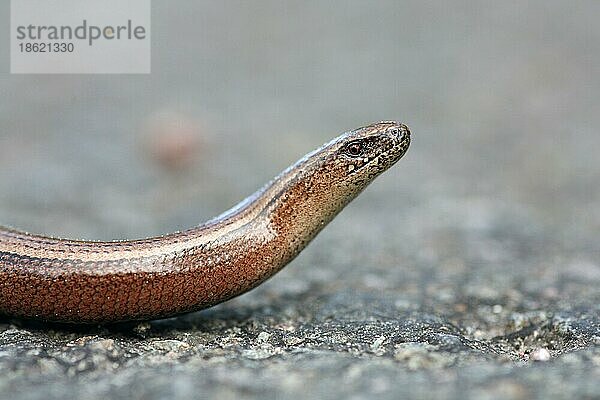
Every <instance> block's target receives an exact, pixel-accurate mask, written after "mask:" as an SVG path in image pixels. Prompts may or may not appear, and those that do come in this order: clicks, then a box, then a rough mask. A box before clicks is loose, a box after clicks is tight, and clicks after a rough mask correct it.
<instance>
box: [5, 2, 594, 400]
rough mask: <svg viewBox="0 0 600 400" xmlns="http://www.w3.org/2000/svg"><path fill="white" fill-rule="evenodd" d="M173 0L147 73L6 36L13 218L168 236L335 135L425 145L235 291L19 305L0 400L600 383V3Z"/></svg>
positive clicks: (305, 394)
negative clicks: (78, 321)
mask: <svg viewBox="0 0 600 400" xmlns="http://www.w3.org/2000/svg"><path fill="white" fill-rule="evenodd" d="M6 3H8V2H5V3H4V4H2V5H1V6H0V18H1V19H2V21H8V20H7V18H8V6H7V4H6ZM154 3H155V4H154V10H153V26H152V35H153V67H152V68H153V73H152V74H151V75H147V76H131V75H130V76H100V75H97V76H83V75H72V76H44V75H38V76H22V75H10V74H8V73H7V70H8V67H7V65H8V60H9V54H8V50H7V46H0V61H1V62H2V63H1V65H3V67H2V71H3V72H2V73H0V93H1V97H0V121H1V125H2V128H1V132H2V133H1V134H0V221H1V222H2V223H3V224H6V225H13V226H17V227H20V228H22V229H27V230H30V231H35V232H39V233H46V234H54V235H59V236H69V237H78V238H93V239H115V238H134V237H141V236H148V235H154V234H159V233H164V232H168V231H172V230H176V229H181V228H184V227H188V226H192V225H195V224H197V223H199V222H201V221H203V220H206V219H208V218H210V217H212V216H214V215H216V214H217V213H219V212H220V211H222V210H223V209H224V208H226V207H227V206H228V205H232V204H234V203H235V202H236V201H237V200H239V199H241V198H242V197H244V196H245V195H247V194H249V193H250V192H252V191H253V190H254V189H256V188H257V187H258V186H259V185H261V184H262V183H264V182H265V181H266V180H267V179H269V178H270V177H272V176H273V175H275V174H276V173H277V172H278V171H279V170H281V169H283V168H284V167H285V166H287V165H288V164H289V163H291V162H293V161H295V160H296V159H297V158H298V157H299V156H301V155H302V154H304V153H306V152H308V151H310V150H311V149H313V148H314V147H316V146H318V145H319V144H321V143H322V142H324V141H326V140H328V139H329V138H331V137H332V136H334V135H337V134H338V133H339V132H340V131H343V130H346V129H351V128H354V127H357V126H360V125H362V124H365V123H368V122H371V121H376V120H380V119H391V118H395V119H400V120H402V121H404V122H406V123H407V124H408V125H409V126H410V127H411V128H412V130H413V132H414V142H413V146H412V148H411V150H410V151H409V154H408V155H407V156H406V158H405V159H403V160H402V161H401V162H400V163H399V164H398V165H397V166H396V167H394V168H393V169H392V170H390V171H388V172H387V173H386V174H385V175H384V176H382V177H381V178H379V179H378V180H377V181H376V182H375V183H374V184H373V185H372V186H371V187H370V188H369V189H368V190H367V191H366V192H365V193H364V194H363V195H361V197H360V198H359V199H357V200H356V201H355V202H354V203H352V204H351V205H350V206H349V207H348V208H347V210H345V211H344V212H343V213H342V214H341V215H340V216H339V217H338V218H337V219H336V220H335V221H334V222H333V223H332V224H331V225H330V226H329V227H328V228H327V229H326V230H325V231H324V232H323V233H322V234H321V235H320V236H319V237H318V238H317V239H316V240H315V242H314V243H313V244H311V246H309V248H308V249H307V250H306V251H305V252H304V253H303V254H302V255H301V256H300V257H299V258H298V259H297V260H295V261H294V262H293V263H292V264H291V265H290V266H288V267H287V268H286V269H285V270H284V271H282V272H281V273H280V274H278V275H277V276H276V277H274V278H273V279H272V280H270V281H269V282H267V283H265V284H264V285H262V286H261V287H260V288H258V289H257V290H255V291H252V292H250V293H248V294H247V295H244V296H242V297H240V298H237V299H234V300H232V301H230V302H228V303H226V304H223V305H220V306H217V307H215V308H213V309H210V310H206V311H203V312H199V313H194V314H189V315H185V316H181V317H178V318H173V319H168V320H162V321H151V322H148V323H141V324H123V325H116V326H104V327H96V326H61V325H51V324H44V323H39V322H30V321H19V320H13V319H9V318H6V317H4V318H2V319H0V371H1V372H0V393H2V394H3V395H2V397H10V398H11V399H48V398H51V399H52V398H56V399H59V398H60V399H63V398H107V397H114V398H140V399H142V398H143V399H158V398H190V397H214V396H215V395H218V396H220V397H222V398H239V397H248V398H257V399H258V398H260V399H263V398H264V399H270V398H289V397H297V398H316V397H318V398H338V397H341V396H343V397H346V398H371V397H373V395H377V397H381V398H390V399H392V398H394V399H395V398H403V397H409V396H410V397H418V398H456V399H469V398H476V399H487V398H514V399H521V398H523V399H530V398H538V399H541V398H544V399H546V398H597V397H598V396H600V390H599V387H598V382H600V347H599V344H600V314H599V310H600V306H599V304H600V246H599V245H598V234H599V232H600V208H599V207H598V204H599V200H600V185H599V184H598V183H599V182H600V159H599V157H598V149H600V135H599V134H598V126H600V114H599V113H598V100H599V94H600V79H599V78H598V70H599V68H598V67H599V64H600V49H599V48H598V43H600V25H598V23H597V16H598V15H599V14H600V3H598V2H597V1H587V2H586V1H580V2H562V1H534V2H526V3H525V2H517V1H515V2H512V1H510V2H491V1H490V2H487V1H485V2H462V1H451V2H423V1H416V0H415V1H409V2H403V3H402V4H400V2H394V1H390V2H385V1H380V2H358V1H356V2H355V1H346V2H338V3H333V4H328V5H326V4H325V3H324V2H317V1H313V2H294V3H285V4H282V3H280V2H276V1H273V2H225V3H221V2H212V3H198V2H181V1H178V2H171V1H170V2H168V3H167V2H157V1H155V2H154ZM2 26H6V27H7V26H8V25H7V24H6V23H3V24H2ZM7 30H8V28H3V29H2V31H1V32H0V35H1V37H2V42H4V43H6V40H7V34H8V31H7ZM173 142H183V143H184V144H185V146H184V147H185V148H186V149H189V148H192V150H191V151H188V150H185V149H183V150H182V149H178V148H177V147H174V148H173V147H172V146H171V145H172V143H173ZM181 159H184V160H183V161H185V162H179V161H181Z"/></svg>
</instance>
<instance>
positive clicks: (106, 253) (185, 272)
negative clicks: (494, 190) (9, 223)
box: [0, 121, 410, 323]
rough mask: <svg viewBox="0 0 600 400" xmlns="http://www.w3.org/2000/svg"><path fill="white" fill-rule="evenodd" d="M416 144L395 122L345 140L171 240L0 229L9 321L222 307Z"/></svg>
mask: <svg viewBox="0 0 600 400" xmlns="http://www.w3.org/2000/svg"><path fill="white" fill-rule="evenodd" d="M409 144H410V133H409V131H408V128H407V127H406V126H405V125H402V124H399V123H397V122H393V121H386V122H380V123H377V124H373V125H369V126H366V127H363V128H359V129H356V130H354V131H351V132H347V133H344V134H343V135H341V136H339V137H338V138H336V139H334V140H333V141H331V142H330V143H327V144H326V145H324V146H323V147H321V148H320V149H318V150H316V151H314V152H313V153H310V154H308V155H306V156H305V157H304V158H302V159H301V160H300V161H298V162H297V163H296V164H294V165H293V166H291V167H289V168H288V169H286V170H285V171H283V172H282V173H281V174H280V175H279V176H278V177H276V178H275V179H273V180H272V181H271V182H270V183H268V184H267V185H266V186H265V187H264V188H262V189H260V190H259V191H257V192H256V193H255V194H254V195H252V196H250V197H249V198H247V199H246V200H244V201H242V202H241V203H240V204H239V205H237V206H236V207H234V208H232V209H231V210H230V211H228V212H226V213H224V214H222V215H220V216H219V217H217V218H215V219H213V220H211V221H209V222H207V223H205V224H203V225H201V226H199V227H196V228H192V229H190V230H187V231H184V232H177V233H173V234H169V235H165V236H160V237H155V238H150V239H142V240H133V241H115V242H89V241H74V240H64V239H55V238H49V237H44V236H37V235H31V234H27V233H23V232H19V231H15V230H11V229H6V228H2V227H0V314H6V315H10V316H15V317H23V318H34V319H41V320H47V321H61V322H84V323H103V322H116V321H126V320H139V319H155V318H162V317H167V316H171V315H175V314H179V313H184V312H189V311H195V310H200V309H203V308H207V307H210V306H213V305H215V304H217V303H221V302H223V301H225V300H228V299H230V298H232V297H235V296H237V295H240V294H242V293H244V292H246V291H248V290H250V289H252V288H254V287H256V286H257V285H259V284H260V283H261V282H263V281H265V280H266V279H268V278H269V277H271V276H272V275H273V274H275V273H276V272H277V271H279V270H280V269H281V268H283V267H284V266H285V265H286V264H287V263H288V262H290V261H291V260H292V259H293V258H294V257H296V256H297V255H298V253H300V251H302V249H303V248H304V247H305V246H306V245H307V244H308V243H309V242H310V241H311V240H312V239H313V238H314V237H315V236H316V235H317V233H319V232H320V231H321V229H323V228H324V227H325V225H327V223H328V222H329V221H331V220H332V219H333V218H334V217H335V216H336V215H337V214H338V213H339V212H340V211H341V210H342V209H343V208H344V206H346V204H348V203H349V202H350V201H351V200H352V199H354V198H355V197H356V196H357V195H358V194H359V193H360V192H361V191H362V190H363V189H364V188H365V187H366V186H367V185H368V184H369V183H370V182H371V181H372V180H373V179H374V178H375V177H377V176H378V175H379V174H381V173H382V172H383V171H385V170H386V169H388V168H389V167H391V166H392V165H393V164H394V163H396V161H398V160H399V159H400V158H401V157H402V156H403V155H404V153H405V152H406V151H407V149H408V146H409Z"/></svg>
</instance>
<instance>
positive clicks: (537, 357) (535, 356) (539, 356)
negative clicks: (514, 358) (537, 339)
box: [529, 347, 552, 361]
mask: <svg viewBox="0 0 600 400" xmlns="http://www.w3.org/2000/svg"><path fill="white" fill-rule="evenodd" d="M550 358H552V356H550V352H549V351H548V350H547V349H544V348H543V347H539V348H537V349H535V350H534V351H532V352H531V354H530V355H529V359H530V360H533V361H548V360H550Z"/></svg>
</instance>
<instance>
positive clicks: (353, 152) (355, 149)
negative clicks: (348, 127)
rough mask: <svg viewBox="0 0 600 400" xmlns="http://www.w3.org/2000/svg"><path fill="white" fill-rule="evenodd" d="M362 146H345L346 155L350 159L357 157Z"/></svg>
mask: <svg viewBox="0 0 600 400" xmlns="http://www.w3.org/2000/svg"><path fill="white" fill-rule="evenodd" d="M363 150H364V146H363V144H362V143H361V142H352V143H350V144H348V146H346V153H348V155H350V156H352V157H359V156H360V155H362V153H363Z"/></svg>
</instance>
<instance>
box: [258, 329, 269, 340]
mask: <svg viewBox="0 0 600 400" xmlns="http://www.w3.org/2000/svg"><path fill="white" fill-rule="evenodd" d="M270 337H271V334H270V333H268V332H264V331H263V332H261V333H259V334H258V337H257V338H256V339H257V340H258V341H259V342H266V341H268V340H269V338H270Z"/></svg>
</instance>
